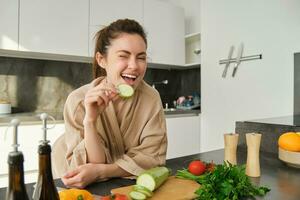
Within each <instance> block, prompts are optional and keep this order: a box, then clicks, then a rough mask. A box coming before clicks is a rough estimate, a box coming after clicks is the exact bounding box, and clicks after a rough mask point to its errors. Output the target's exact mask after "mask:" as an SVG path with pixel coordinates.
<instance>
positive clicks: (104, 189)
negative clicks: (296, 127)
mask: <svg viewBox="0 0 300 200" xmlns="http://www.w3.org/2000/svg"><path fill="white" fill-rule="evenodd" d="M246 155H247V154H246V152H245V151H243V150H241V149H239V150H238V153H237V159H238V163H239V164H245V162H246ZM223 158H224V151H223V150H216V151H211V152H206V153H201V154H196V155H191V156H185V157H181V158H175V159H170V160H167V167H170V168H171V169H172V172H173V174H174V173H176V170H178V169H182V168H183V167H185V168H186V167H187V165H188V163H189V162H190V161H192V160H194V159H201V160H204V161H211V160H213V161H214V162H215V163H222V162H223ZM260 163H261V177H259V178H251V180H252V182H253V183H254V184H257V185H261V186H263V185H264V186H268V187H269V188H271V191H270V192H269V193H268V194H267V195H266V196H265V197H264V198H259V197H257V198H256V199H268V200H299V199H300V190H299V188H300V169H296V168H291V167H288V166H286V165H285V164H284V163H283V162H281V161H280V160H278V158H277V155H276V154H271V153H266V152H261V154H260ZM134 183H135V181H134V180H127V179H120V178H116V179H111V180H109V181H105V182H100V183H94V184H92V185H90V186H88V187H87V188H86V189H87V190H89V191H90V192H92V193H93V194H98V195H102V196H103V195H107V194H109V193H110V190H111V189H113V188H117V187H122V186H127V185H131V184H134ZM32 185H33V184H27V185H26V187H27V191H28V193H29V194H30V196H31V195H32V192H33V188H32ZM56 185H57V186H59V187H63V185H62V183H61V181H60V180H56ZM5 191H6V189H5V188H1V189H0V199H4V198H5V193H6V192H5ZM173 200H174V199H173Z"/></svg>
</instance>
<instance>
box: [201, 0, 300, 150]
mask: <svg viewBox="0 0 300 200" xmlns="http://www.w3.org/2000/svg"><path fill="white" fill-rule="evenodd" d="M299 10H300V1H297V0H289V1H282V0H265V1H261V0H253V1H246V0H221V1H220V0H202V1H201V50H202V51H201V61H202V63H201V74H202V78H201V82H202V83H201V96H202V104H201V120H202V121H201V151H209V150H213V149H218V148H221V147H223V134H224V133H226V132H233V131H234V127H235V122H236V121H242V120H249V119H256V118H268V117H276V116H284V115H291V114H293V85H294V80H293V77H294V74H293V69H294V53H295V52H299V51H300V12H299ZM241 42H243V43H244V53H243V56H248V55H255V54H260V53H261V54H262V60H253V61H247V62H242V63H241V65H240V66H239V69H238V71H237V74H236V77H234V78H232V77H231V76H230V75H231V73H232V69H233V64H231V65H230V68H229V71H228V72H229V73H228V74H227V77H226V78H222V77H221V75H222V72H223V69H224V65H219V64H218V63H219V60H220V59H226V58H227V55H228V52H229V48H230V46H231V45H234V46H235V51H234V53H233V57H236V55H237V48H238V45H239V44H240V43H241Z"/></svg>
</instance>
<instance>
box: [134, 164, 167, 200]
mask: <svg viewBox="0 0 300 200" xmlns="http://www.w3.org/2000/svg"><path fill="white" fill-rule="evenodd" d="M170 174H171V171H170V170H169V169H168V168H167V167H154V168H151V169H149V170H146V171H144V172H143V173H142V174H140V175H139V176H138V178H137V180H136V185H134V186H133V190H132V191H131V192H130V193H129V196H130V197H131V198H132V199H134V200H144V199H147V198H148V197H151V196H152V195H153V191H154V190H155V189H157V188H159V187H160V186H161V185H162V184H163V183H164V182H165V181H166V180H167V179H168V177H169V176H170Z"/></svg>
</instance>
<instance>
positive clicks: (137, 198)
mask: <svg viewBox="0 0 300 200" xmlns="http://www.w3.org/2000/svg"><path fill="white" fill-rule="evenodd" d="M129 196H130V197H131V198H132V199H134V200H145V199H146V198H147V197H146V195H144V194H143V193H141V192H137V191H131V192H130V193H129Z"/></svg>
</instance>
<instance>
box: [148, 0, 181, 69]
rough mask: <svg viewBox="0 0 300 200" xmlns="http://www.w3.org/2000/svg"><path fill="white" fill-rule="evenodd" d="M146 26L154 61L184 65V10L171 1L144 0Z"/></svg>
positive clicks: (151, 59)
mask: <svg viewBox="0 0 300 200" xmlns="http://www.w3.org/2000/svg"><path fill="white" fill-rule="evenodd" d="M144 28H145V30H146V32H147V36H148V55H149V57H150V61H149V62H152V63H159V64H169V65H184V63H185V44H184V12H183V9H182V8H179V7H176V6H174V5H172V4H170V3H166V2H162V1H156V0H151V1H147V0H144Z"/></svg>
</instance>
